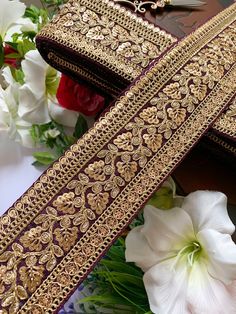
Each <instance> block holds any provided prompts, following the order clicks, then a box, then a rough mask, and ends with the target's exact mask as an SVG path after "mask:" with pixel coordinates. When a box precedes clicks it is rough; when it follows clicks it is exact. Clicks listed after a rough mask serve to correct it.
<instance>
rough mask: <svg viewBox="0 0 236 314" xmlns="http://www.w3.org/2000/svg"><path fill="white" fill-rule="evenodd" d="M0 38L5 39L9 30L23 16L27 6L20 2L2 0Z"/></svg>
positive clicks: (16, 0)
mask: <svg viewBox="0 0 236 314" xmlns="http://www.w3.org/2000/svg"><path fill="white" fill-rule="evenodd" d="M0 7H1V9H0V36H1V37H2V39H4V37H5V35H6V33H7V31H8V29H9V28H10V27H11V26H12V25H13V24H15V22H16V21H17V20H18V19H19V18H21V17H22V16H23V14H24V13H25V9H26V6H25V4H24V3H22V2H20V1H18V0H1V6H0Z"/></svg>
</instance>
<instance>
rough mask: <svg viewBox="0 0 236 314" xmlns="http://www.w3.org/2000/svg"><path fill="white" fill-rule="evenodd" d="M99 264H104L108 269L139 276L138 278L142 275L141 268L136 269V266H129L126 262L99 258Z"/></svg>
mask: <svg viewBox="0 0 236 314" xmlns="http://www.w3.org/2000/svg"><path fill="white" fill-rule="evenodd" d="M100 264H101V265H105V266H106V267H107V269H109V270H110V271H116V272H121V273H127V274H130V275H134V276H139V277H140V278H142V276H143V272H142V271H141V269H136V267H134V266H131V265H130V264H128V263H127V262H123V263H122V262H117V261H111V260H108V259H103V260H101V262H100Z"/></svg>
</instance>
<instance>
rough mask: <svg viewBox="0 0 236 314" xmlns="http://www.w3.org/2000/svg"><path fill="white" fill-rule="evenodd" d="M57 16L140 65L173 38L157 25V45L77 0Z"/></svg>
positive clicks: (146, 61) (85, 34)
mask: <svg viewBox="0 0 236 314" xmlns="http://www.w3.org/2000/svg"><path fill="white" fill-rule="evenodd" d="M90 7H91V5H90ZM60 16H61V19H60V21H61V22H62V23H64V24H62V25H63V26H64V27H66V28H69V29H70V30H71V31H74V32H76V33H78V32H79V33H81V34H83V35H84V36H85V38H86V39H87V40H88V42H89V41H96V43H97V44H99V45H101V46H102V47H103V49H104V48H109V49H111V50H112V51H114V52H115V55H117V56H121V57H123V58H124V60H126V62H129V63H130V62H132V63H133V65H134V66H136V65H138V66H140V67H142V68H145V67H146V66H147V65H148V64H149V62H150V61H151V60H153V59H155V58H156V57H157V56H159V55H160V53H161V52H162V51H163V50H165V49H166V48H167V47H168V46H170V45H171V43H172V42H174V41H176V39H175V38H174V37H172V36H171V35H168V34H166V33H165V32H164V31H161V30H159V29H158V28H157V27H156V29H158V30H159V32H158V33H157V32H156V36H158V39H156V42H158V45H156V44H155V40H153V42H151V41H150V40H147V39H145V36H140V35H139V34H137V31H136V30H130V29H129V27H128V26H122V25H121V24H119V22H118V23H117V22H115V21H114V20H112V19H111V18H110V17H109V16H107V15H106V13H105V14H104V15H102V16H101V15H100V14H99V13H97V12H95V11H93V10H90V9H88V8H86V7H84V6H82V5H81V4H80V3H79V2H74V4H73V7H71V6H67V5H66V6H65V7H64V9H63V10H62V11H61V13H60ZM63 20H64V22H63ZM56 21H57V20H55V22H56ZM145 27H147V25H145Z"/></svg>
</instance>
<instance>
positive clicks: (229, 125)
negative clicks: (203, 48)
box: [213, 32, 236, 139]
mask: <svg viewBox="0 0 236 314" xmlns="http://www.w3.org/2000/svg"><path fill="white" fill-rule="evenodd" d="M235 36H236V32H235ZM235 49H236V45H235ZM213 129H215V130H216V131H218V132H221V133H224V134H226V135H228V136H229V137H233V139H236V98H235V99H234V100H233V101H232V104H231V105H230V106H229V108H227V110H226V111H225V112H224V113H223V114H222V115H221V116H220V117H219V118H218V119H217V120H216V122H215V123H214V125H213Z"/></svg>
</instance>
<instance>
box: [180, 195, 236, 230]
mask: <svg viewBox="0 0 236 314" xmlns="http://www.w3.org/2000/svg"><path fill="white" fill-rule="evenodd" d="M226 204H227V198H226V196H225V195H224V194H223V193H220V192H213V191H196V192H193V193H190V194H189V195H188V196H186V197H185V199H184V201H183V204H182V208H183V209H184V210H185V211H186V212H187V213H188V214H189V215H190V216H191V218H192V221H193V225H194V230H195V231H196V232H198V231H199V230H202V229H214V230H217V231H219V232H222V233H228V234H233V232H234V230H235V227H234V225H233V223H232V221H231V220H230V218H229V215H228V212H227V206H226Z"/></svg>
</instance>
